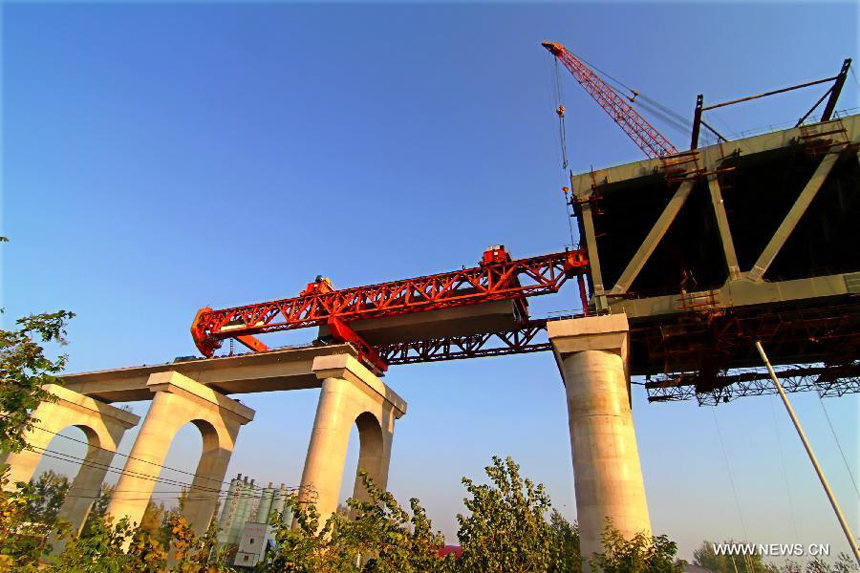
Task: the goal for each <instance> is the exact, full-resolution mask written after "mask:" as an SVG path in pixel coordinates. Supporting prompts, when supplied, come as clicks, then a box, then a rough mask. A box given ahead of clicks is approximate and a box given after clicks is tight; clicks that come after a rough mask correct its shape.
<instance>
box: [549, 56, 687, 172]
mask: <svg viewBox="0 0 860 573" xmlns="http://www.w3.org/2000/svg"><path fill="white" fill-rule="evenodd" d="M541 45H542V46H543V47H544V48H546V49H547V50H549V52H550V53H551V54H552V55H553V56H555V57H556V58H558V59H559V61H561V63H563V64H564V66H565V67H566V68H567V69H568V70H569V71H570V73H571V74H573V77H574V79H575V80H576V81H577V82H579V85H581V86H582V87H583V88H584V89H585V91H586V92H588V94H589V95H590V96H591V97H592V98H594V101H596V102H597V103H598V105H600V107H602V108H603V111H605V112H606V113H608V114H609V117H611V118H612V120H613V121H614V122H615V123H617V124H618V125H619V126H620V127H621V129H623V130H624V133H626V134H627V135H629V136H630V139H632V140H633V142H634V143H635V144H636V145H638V146H639V148H640V149H641V150H642V151H644V152H645V154H646V155H647V156H648V157H650V158H652V159H657V158H659V157H666V156H668V155H675V154H676V153H678V150H677V149H675V146H674V145H672V144H671V143H670V142H669V140H668V139H666V138H665V137H663V136H662V135H661V134H660V132H659V131H657V129H656V128H655V127H654V126H653V125H651V124H650V123H648V121H646V120H645V118H644V117H642V116H641V115H639V113H638V112H637V111H636V110H635V109H633V107H632V106H631V105H630V104H628V103H627V102H626V101H625V99H626V98H625V97H624V96H622V95H621V94H619V93H618V92H616V91H615V90H614V89H612V87H611V86H609V84H607V83H606V82H605V81H603V80H602V79H601V78H600V77H599V76H598V75H597V74H595V73H594V72H593V71H592V70H591V69H590V68H589V67H588V66H586V65H585V64H583V63H582V62H581V61H579V59H577V57H576V56H574V55H573V54H571V53H570V52H569V51H568V49H567V48H565V47H564V46H562V45H561V44H553V43H551V42H543V43H542V44H541ZM634 97H635V95H634Z"/></svg>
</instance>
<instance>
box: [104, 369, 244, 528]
mask: <svg viewBox="0 0 860 573" xmlns="http://www.w3.org/2000/svg"><path fill="white" fill-rule="evenodd" d="M147 387H148V388H149V390H150V392H152V395H153V398H152V405H151V406H150V408H149V411H148V412H147V414H146V418H145V420H144V422H143V425H142V426H141V429H140V433H139V434H138V437H137V440H136V441H135V443H134V447H133V448H132V450H131V453H130V455H129V458H128V461H127V462H126V465H125V468H124V469H123V473H122V476H121V477H120V479H119V482H118V483H117V488H116V492H115V493H114V495H113V496H112V498H111V502H110V504H109V505H108V509H107V512H108V514H110V515H111V516H112V517H113V518H114V519H115V520H119V519H122V518H127V519H128V520H129V521H131V522H133V523H140V521H141V519H142V518H143V514H144V511H145V510H146V506H147V504H148V503H149V500H150V497H151V495H152V492H153V489H154V487H155V484H156V481H157V480H158V477H159V474H160V472H161V470H162V468H163V466H164V461H165V459H166V457H167V452H168V450H169V448H170V444H171V443H172V442H173V438H174V437H175V436H176V433H177V432H178V431H179V430H180V428H182V427H183V426H185V425H186V424H189V423H191V424H193V425H194V426H196V427H197V429H198V430H199V431H200V435H201V437H202V440H203V450H202V453H201V455H200V461H199V462H198V464H197V470H196V472H195V474H194V478H193V481H192V484H191V488H190V489H189V492H188V499H187V501H186V505H185V510H184V512H183V515H184V517H185V518H186V519H187V520H188V522H189V523H190V524H191V526H192V528H193V529H194V530H195V532H197V533H202V532H204V531H205V530H206V528H207V527H208V526H209V522H210V521H211V519H212V515H213V513H214V511H215V505H216V502H217V500H218V494H219V492H220V490H221V489H222V487H223V485H224V484H223V481H224V476H225V474H226V472H227V464H228V463H229V462H230V456H231V455H232V453H233V448H234V446H235V443H236V437H237V435H238V433H239V428H240V427H241V426H242V425H244V424H247V423H248V422H250V421H251V420H252V419H253V418H254V411H253V410H251V409H250V408H248V407H247V406H244V405H242V404H240V403H239V402H237V401H235V400H231V399H230V398H227V397H226V396H224V395H223V394H221V393H219V392H217V391H215V390H213V389H212V388H209V387H206V386H204V385H202V384H200V383H198V382H196V381H194V380H192V379H191V378H188V377H187V376H185V375H183V374H180V373H178V372H174V371H163V372H156V373H153V374H151V375H150V376H149V380H148V381H147Z"/></svg>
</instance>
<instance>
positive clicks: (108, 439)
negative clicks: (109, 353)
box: [2, 384, 140, 545]
mask: <svg viewBox="0 0 860 573" xmlns="http://www.w3.org/2000/svg"><path fill="white" fill-rule="evenodd" d="M45 388H46V389H47V390H48V391H49V392H51V393H52V394H53V395H54V396H56V398H57V400H56V401H55V402H42V403H41V404H40V405H39V407H38V408H36V409H35V410H34V411H33V413H32V418H33V419H35V420H38V421H37V422H36V423H35V426H36V427H35V428H34V429H32V430H30V431H29V432H27V434H26V436H25V438H26V440H27V444H28V445H29V446H30V448H31V449H27V450H23V451H21V452H18V453H15V454H7V455H6V456H5V459H2V462H3V463H6V464H9V466H10V467H9V477H10V482H9V486H8V487H10V488H14V487H15V483H17V482H19V481H21V482H27V481H29V480H30V478H32V477H33V474H34V473H35V471H36V468H37V467H38V466H39V462H40V461H41V460H42V453H43V452H44V451H45V449H46V448H47V447H48V445H49V444H50V443H51V440H52V439H53V438H54V436H56V434H57V432H61V431H62V430H65V429H66V428H69V427H71V426H75V427H77V428H80V429H81V430H83V432H84V435H86V438H87V454H86V457H85V459H84V462H83V463H82V464H81V467H80V469H79V470H78V473H77V475H76V476H75V478H74V480H73V481H72V484H71V486H70V487H69V490H68V492H67V493H66V499H65V501H64V502H63V505H62V507H61V508H60V511H59V513H58V514H57V516H58V518H59V519H62V520H63V521H66V522H68V523H70V524H71V527H72V530H73V531H78V532H79V531H80V529H81V527H82V526H83V524H84V522H85V521H86V519H87V515H88V514H89V512H90V508H91V507H92V505H93V502H94V501H95V498H96V497H98V494H99V489H100V488H101V484H102V481H104V478H105V474H106V473H107V468H108V466H110V464H111V462H112V461H113V457H114V453H115V452H116V448H117V446H118V445H119V442H120V440H121V439H122V436H123V434H124V433H125V431H126V430H128V429H129V428H131V427H133V426H135V425H137V423H138V422H139V421H140V418H139V417H137V416H135V415H134V414H132V413H131V412H126V411H125V410H121V409H119V408H115V407H113V406H109V405H107V404H104V403H102V402H99V401H98V400H93V399H92V398H89V397H87V396H84V395H83V394H78V393H77V392H74V391H72V390H69V389H67V388H63V387H62V386H57V385H55V384H49V385H47V386H45ZM61 449H62V448H61ZM55 545H56V543H55Z"/></svg>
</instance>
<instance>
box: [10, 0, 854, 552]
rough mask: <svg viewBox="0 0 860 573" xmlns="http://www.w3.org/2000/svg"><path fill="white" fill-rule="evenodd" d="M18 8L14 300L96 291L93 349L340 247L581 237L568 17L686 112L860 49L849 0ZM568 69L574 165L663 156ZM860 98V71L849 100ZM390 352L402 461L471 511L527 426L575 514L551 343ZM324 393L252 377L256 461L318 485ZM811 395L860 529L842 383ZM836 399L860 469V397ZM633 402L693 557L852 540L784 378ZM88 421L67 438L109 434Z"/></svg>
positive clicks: (450, 247)
mask: <svg viewBox="0 0 860 573" xmlns="http://www.w3.org/2000/svg"><path fill="white" fill-rule="evenodd" d="M2 9H3V28H2V32H3V44H2V48H3V74H2V76H3V91H2V96H3V108H2V110H3V125H2V135H3V157H2V159H3V178H2V184H3V207H2V208H3V230H2V234H3V235H6V236H9V237H11V239H12V242H11V243H9V244H7V245H4V247H3V253H2V255H3V285H2V286H3V306H4V307H5V309H6V314H5V320H6V325H7V326H8V325H9V323H10V322H11V319H13V318H14V317H18V316H20V315H22V314H26V313H29V312H35V311H43V310H53V309H58V308H65V309H70V310H73V311H75V312H76V313H77V314H78V316H77V318H75V319H74V321H73V323H72V325H71V326H70V328H69V339H70V344H69V345H68V347H66V349H65V351H66V352H68V354H69V355H70V363H69V370H70V371H87V370H94V369H102V368H113V367H120V366H128V365H135V364H141V363H157V362H165V361H169V360H172V359H173V357H175V356H180V355H187V354H192V353H194V346H193V344H192V342H191V338H190V336H189V334H188V326H189V325H190V322H191V319H192V318H193V316H194V312H195V311H196V309H197V308H199V307H201V306H205V305H212V306H216V307H218V306H228V305H236V304H243V303H248V302H253V301H262V300H268V299H272V298H280V297H285V296H291V295H294V294H297V293H298V292H299V291H300V290H301V289H302V288H304V286H305V284H306V283H307V282H308V281H310V280H312V279H313V277H314V276H316V275H317V274H325V275H327V276H329V277H330V278H331V279H332V280H333V282H334V284H335V285H336V286H340V287H343V286H352V285H359V284H365V283H369V282H377V281H380V280H386V279H394V278H401V277H408V276H414V275H420V274H426V273H429V272H434V271H443V270H448V269H452V268H459V267H460V266H462V265H471V264H474V263H475V262H477V260H478V259H479V258H480V254H481V252H482V250H483V249H484V248H485V247H486V245H488V244H497V243H504V244H506V245H508V247H509V249H510V250H511V251H512V252H513V253H514V255H515V256H528V255H534V254H542V253H547V252H553V251H555V250H558V249H561V248H563V247H564V245H565V244H567V243H569V242H570V237H569V234H568V226H567V219H566V214H565V208H564V204H563V198H562V195H561V193H560V187H561V186H562V185H563V184H564V183H565V177H564V174H563V172H562V170H561V169H560V165H559V163H560V162H559V152H558V148H559V144H558V134H557V129H558V128H557V125H556V123H555V114H554V113H553V105H554V98H553V71H552V70H553V66H552V63H551V60H550V57H549V56H548V54H547V53H546V52H545V50H543V48H541V47H540V45H539V42H541V41H543V40H553V41H558V42H561V43H564V44H565V45H567V46H569V47H570V48H571V49H572V50H573V51H574V52H575V53H577V54H579V55H580V56H581V57H583V58H584V59H586V60H588V61H590V62H592V63H594V64H596V65H597V66H599V67H600V68H601V69H602V70H605V71H607V72H609V73H610V74H612V75H613V76H614V77H616V78H618V79H620V80H622V81H624V82H625V83H627V84H629V85H631V86H633V87H635V88H636V89H637V90H638V91H640V92H641V93H644V94H646V95H648V96H650V97H651V98H653V99H656V100H658V101H660V102H661V103H663V104H664V105H666V106H667V107H669V108H672V109H674V110H676V111H677V112H678V113H681V114H682V115H684V116H690V115H691V113H692V108H693V105H694V102H695V97H696V95H697V94H698V93H704V94H705V98H706V101H709V102H716V101H720V100H724V99H730V98H734V97H739V96H743V95H749V94H753V93H759V92H762V91H767V90H770V89H774V88H778V87H782V86H785V85H789V84H793V83H799V82H803V81H808V80H811V79H818V78H821V77H826V76H831V75H834V74H835V73H836V72H837V71H838V69H839V67H840V65H841V63H842V60H843V59H844V58H845V57H856V56H857V22H858V20H857V8H856V6H855V5H853V4H848V3H843V4H821V3H818V4H778V3H766V4H740V3H734V4H705V3H697V4H692V5H683V4H656V3H638V4H620V3H610V4H604V5H597V4H575V3H568V4H565V3H555V4H535V5H531V4H492V3H482V4H450V3H449V4H366V5H365V4H324V5H309V4H280V3H268V4H255V5H238V4H237V5H233V4H220V3H219V4H207V3H192V4H168V3H151V4H124V3H123V4H120V5H107V4H78V3H69V2H57V3H45V4H37V3H17V2H16V3H10V2H7V3H5V5H3V8H2ZM561 83H562V86H563V95H564V98H563V100H564V104H565V105H566V107H567V110H568V114H567V126H568V132H567V137H568V154H569V156H570V157H571V167H572V169H573V170H574V171H575V172H582V171H585V170H588V169H589V168H590V167H591V166H594V167H595V168H599V167H607V166H611V165H616V164H620V163H626V162H630V161H635V160H638V159H640V158H641V152H640V151H639V150H638V149H637V148H636V147H635V146H634V145H633V144H632V143H631V142H630V141H629V140H628V139H627V138H626V136H624V134H623V133H622V132H621V130H619V129H618V128H617V126H615V125H614V124H613V123H612V122H611V120H609V119H608V118H607V117H606V116H605V115H604V114H603V112H602V111H601V110H600V109H599V108H598V107H597V106H596V104H594V102H593V101H592V100H590V99H589V98H588V96H587V95H585V94H584V93H583V92H582V91H581V90H580V88H579V87H578V86H577V85H576V83H575V82H574V81H573V79H572V78H571V77H569V76H567V75H566V74H563V75H562V77H561ZM820 93H821V91H820V90H818V91H816V89H812V90H809V91H805V92H802V93H795V94H792V95H786V96H781V97H778V98H771V99H769V100H765V101H763V102H757V103H750V104H746V105H744V106H736V107H735V108H734V109H728V110H725V111H722V112H720V113H718V114H716V115H715V116H714V122H715V123H716V124H717V125H716V126H715V127H717V128H718V129H721V130H724V131H726V132H728V133H738V132H741V131H744V130H748V129H754V128H761V127H766V126H768V125H776V124H782V123H784V122H792V121H795V120H796V119H797V118H798V117H800V115H802V114H803V113H804V112H805V111H806V109H807V108H808V106H809V105H811V104H812V103H813V102H814V101H815V100H816V99H817V97H818V95H820ZM857 106H858V83H857V80H856V76H852V77H851V78H849V81H848V83H847V84H846V86H845V92H844V94H843V97H842V99H841V101H840V105H839V106H838V107H839V108H840V109H844V108H855V107H857ZM655 124H656V125H657V126H658V128H660V129H661V130H662V131H663V132H664V133H665V134H666V135H667V136H668V137H669V138H670V139H671V140H672V141H674V142H675V143H676V145H678V146H679V147H682V146H686V145H688V140H689V136H687V135H685V134H682V133H679V132H677V131H674V130H673V129H672V128H671V127H669V126H665V125H663V124H660V123H659V122H657V121H655ZM577 306H578V303H577V294H576V289H575V288H573V287H572V285H571V286H569V287H568V288H566V289H565V290H564V291H562V292H561V293H559V294H558V295H554V296H549V297H543V298H542V299H533V302H532V309H533V311H534V312H535V314H537V315H541V314H544V313H546V312H548V311H553V310H564V309H571V308H575V307H577ZM310 337H311V333H310V332H301V333H294V334H291V335H289V336H282V337H280V338H279V339H278V341H279V342H282V343H288V342H298V341H306V340H309V339H310ZM386 382H387V383H389V384H390V385H391V386H392V387H393V388H394V389H395V390H396V391H397V392H399V393H400V394H401V395H402V396H403V397H404V398H405V399H406V400H407V401H408V402H409V413H408V414H407V416H406V417H404V418H403V419H402V420H401V421H400V422H399V423H398V427H397V432H396V436H395V444H394V454H393V459H392V468H391V477H390V482H389V485H390V489H391V490H392V491H393V492H394V493H395V494H396V495H397V496H398V498H399V499H401V500H403V501H406V500H407V499H408V498H409V497H411V496H416V497H418V498H420V499H421V500H422V501H423V502H424V504H425V505H426V506H427V508H428V511H429V514H430V516H431V518H433V519H434V520H435V523H436V525H437V526H438V527H439V528H441V529H442V531H443V532H444V533H445V534H446V536H447V537H448V538H449V540H452V541H453V540H454V539H455V534H456V522H455V520H454V515H455V514H456V512H457V511H460V510H461V508H462V504H461V499H462V497H463V494H464V490H463V489H462V486H461V485H460V483H459V480H460V477H461V476H463V475H467V476H470V477H479V476H480V475H481V474H482V471H483V466H485V465H487V463H489V461H490V457H491V456H492V455H494V454H499V455H503V456H504V455H508V454H510V455H512V456H513V457H514V458H515V459H516V460H517V461H518V462H520V463H521V464H522V466H523V472H524V473H525V474H526V475H529V476H531V477H533V478H535V479H536V480H538V481H543V482H544V483H546V484H547V487H548V489H549V492H550V494H551V496H552V498H553V500H554V503H555V505H556V506H557V507H559V508H560V509H561V510H562V512H563V513H564V514H565V515H567V516H568V517H569V518H571V519H572V518H574V517H575V508H574V502H573V482H572V469H571V461H570V444H569V437H568V433H567V418H566V407H565V402H564V392H563V387H562V385H561V380H560V378H559V375H558V371H557V369H556V366H555V364H554V362H553V360H552V358H551V356H550V355H549V354H537V355H524V356H515V357H506V358H495V359H482V360H474V361H460V362H452V363H440V364H430V365H416V366H404V367H398V368H392V370H391V371H390V373H389V374H388V376H386ZM316 394H317V393H316V392H314V391H302V392H295V393H289V394H277V395H253V396H252V395H248V396H244V397H243V398H242V400H243V402H244V403H246V404H248V405H250V406H251V407H253V408H255V409H256V410H257V418H256V420H255V421H254V422H253V423H251V424H250V425H248V426H246V427H245V428H244V429H243V430H242V432H241V434H240V437H239V443H238V447H237V451H236V453H235V454H234V457H233V460H232V462H231V466H230V470H229V474H235V473H236V472H242V473H244V474H249V475H251V476H254V477H256V479H257V481H258V482H268V481H275V482H286V483H287V484H290V485H297V484H298V482H299V479H300V476H301V467H302V464H303V462H304V456H305V453H306V449H307V443H308V438H309V435H310V427H311V423H312V420H313V415H314V409H315V406H316V399H317V396H316ZM793 400H794V401H795V404H796V407H797V410H798V413H799V415H800V416H801V419H802V420H803V422H804V424H805V425H806V426H807V430H808V434H809V436H810V439H811V440H812V441H813V443H814V444H815V446H816V447H817V448H818V451H819V455H820V458H821V461H822V463H823V464H824V467H825V469H826V470H827V473H828V476H829V478H830V480H831V482H832V485H833V487H834V489H835V491H836V492H837V495H838V496H839V499H840V500H841V501H842V503H843V505H844V509H845V510H846V513H847V514H848V518H849V521H850V522H851V524H852V526H853V527H854V529H855V531H856V530H860V505H858V497H857V493H856V491H855V489H854V487H853V486H852V484H851V482H850V480H849V477H848V474H847V471H846V467H845V464H844V462H843V461H842V457H841V455H840V453H839V451H838V449H837V447H836V444H835V442H834V440H833V436H832V434H831V433H830V429H829V427H828V425H827V422H826V419H825V418H824V414H823V413H822V409H821V404H820V403H819V400H818V398H817V397H815V396H814V395H795V396H793ZM825 405H826V407H827V409H828V412H829V414H830V416H831V418H832V420H833V422H834V425H835V427H836V432H837V434H838V436H839V439H840V441H841V444H842V447H843V449H844V451H845V454H846V456H847V458H848V462H849V464H850V465H851V466H852V467H853V468H855V474H857V473H860V472H858V471H856V468H857V467H858V443H860V442H858V436H857V424H856V420H857V410H858V405H860V402H858V399H857V397H854V396H850V397H845V398H841V399H830V400H826V401H825ZM133 406H134V408H135V411H136V412H137V413H138V414H143V413H144V412H145V409H146V403H139V404H134V405H133ZM634 416H635V420H636V423H637V431H638V439H639V444H640V450H641V457H642V465H643V471H644V473H645V480H646V487H647V490H648V495H649V507H650V511H651V515H652V522H653V526H654V529H655V531H657V532H660V533H666V534H668V535H669V536H670V537H672V538H673V539H675V540H677V541H678V542H679V544H680V549H681V551H680V555H681V556H682V557H687V558H690V557H691V553H692V550H693V549H694V548H695V547H697V546H698V545H699V543H700V542H701V541H702V540H703V539H724V538H729V537H733V538H742V537H744V530H746V534H747V536H748V537H749V538H750V539H751V540H753V541H756V542H794V541H795V540H798V541H800V542H803V543H811V542H816V543H818V542H830V543H832V544H833V546H834V548H836V549H837V550H846V549H847V546H846V543H845V541H844V539H843V538H842V537H841V532H840V530H839V528H838V526H837V524H836V522H835V519H834V518H833V517H832V513H831V512H830V509H829V506H828V504H827V501H826V498H825V497H824V495H823V493H822V491H821V489H820V487H819V485H818V483H817V481H816V478H815V475H814V473H813V471H812V468H811V467H810V465H809V463H808V461H807V459H806V458H805V456H804V453H803V450H802V448H801V446H800V445H799V443H798V441H797V438H796V435H794V434H793V430H792V428H791V426H790V424H789V422H788V420H787V418H786V416H785V414H784V412H783V411H782V409H781V405H780V404H779V403H777V402H776V401H775V399H774V398H771V397H765V398H749V399H744V400H740V401H738V402H736V403H731V404H728V405H724V406H720V407H719V408H717V409H716V410H715V411H712V410H711V409H709V408H699V407H697V406H696V405H695V404H692V403H679V404H660V405H656V404H655V405H649V404H647V403H646V401H645V397H644V395H643V394H642V393H641V392H639V390H638V388H637V389H636V392H635V394H634ZM715 419H716V422H715ZM717 424H718V426H717ZM718 427H719V430H720V431H721V434H722V438H723V441H724V443H725V447H726V454H727V456H726V457H727V458H728V469H727V464H726V460H725V458H724V456H723V453H722V449H721V447H720V441H719V439H718V434H717V428H718ZM195 432H196V430H195V429H194V428H193V427H186V428H184V429H183V430H182V431H181V432H180V434H179V436H178V437H177V439H176V440H175V442H174V444H173V446H172V448H171V453H170V456H169V458H168V463H167V465H168V466H172V467H176V468H179V469H184V470H193V468H194V466H195V464H196V455H197V452H199V449H200V438H199V436H196V435H195ZM72 435H74V434H72ZM134 435H135V434H134V432H131V433H129V435H127V436H126V438H125V439H124V441H123V444H122V450H121V451H124V452H127V451H128V450H129V449H130V448H131V444H132V443H133V439H134ZM353 438H355V436H354V437H353ZM62 442H63V441H62V440H61V439H59V438H58V439H57V440H55V441H54V443H53V444H52V446H51V447H52V448H57V449H62V450H64V451H68V452H70V453H75V452H77V454H78V455H80V453H82V452H81V451H78V450H75V448H71V447H70V446H69V444H65V443H62ZM354 442H355V439H353V440H352V441H351V447H350V459H349V463H348V465H347V470H346V473H347V474H348V475H349V474H352V473H353V472H354V468H355V464H356V461H355V460H356V450H357V448H355V447H353V445H354ZM780 452H782V453H780ZM729 469H730V471H731V476H732V477H733V480H734V483H735V489H736V490H737V498H738V501H739V505H740V510H741V511H740V515H739V512H738V509H737V505H738V504H736V501H735V495H734V494H733V489H732V487H731V484H730V480H729V473H728V472H729ZM66 471H71V469H67V470H66ZM174 477H176V476H174ZM348 489H350V490H351V488H346V487H345V488H344V489H343V492H342V493H343V495H344V497H345V496H346V495H347V493H348ZM786 492H788V494H787V493H786ZM164 497H167V496H164Z"/></svg>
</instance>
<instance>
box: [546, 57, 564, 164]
mask: <svg viewBox="0 0 860 573" xmlns="http://www.w3.org/2000/svg"><path fill="white" fill-rule="evenodd" d="M550 57H552V61H553V71H554V73H553V86H554V88H555V89H554V92H555V113H556V115H558V137H559V140H560V142H561V168H562V170H564V169H567V167H568V162H567V134H566V129H565V125H564V106H563V105H562V97H563V92H562V88H561V77H560V74H559V71H558V58H556V57H555V56H550Z"/></svg>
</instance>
